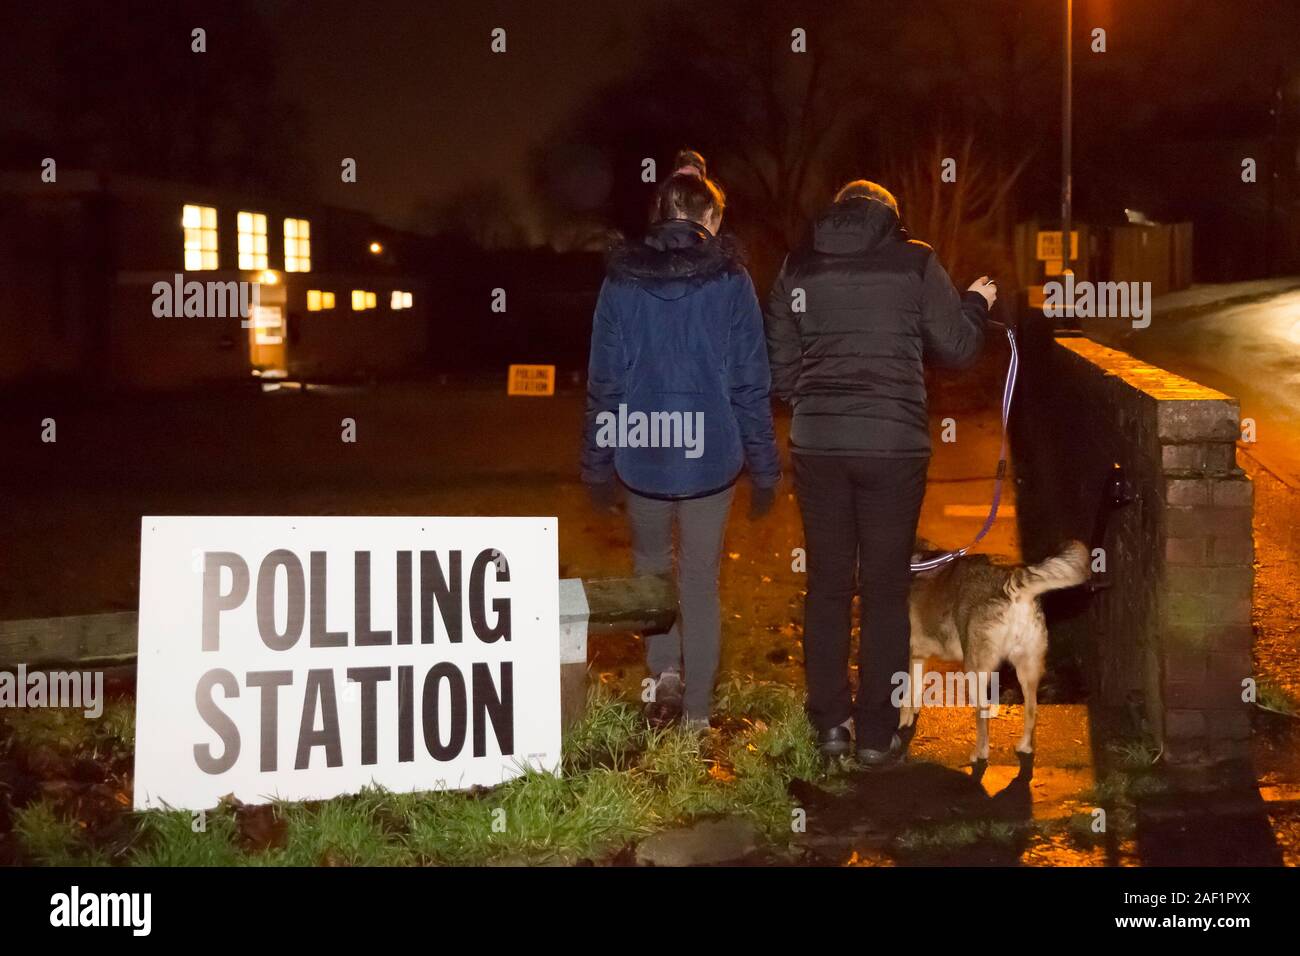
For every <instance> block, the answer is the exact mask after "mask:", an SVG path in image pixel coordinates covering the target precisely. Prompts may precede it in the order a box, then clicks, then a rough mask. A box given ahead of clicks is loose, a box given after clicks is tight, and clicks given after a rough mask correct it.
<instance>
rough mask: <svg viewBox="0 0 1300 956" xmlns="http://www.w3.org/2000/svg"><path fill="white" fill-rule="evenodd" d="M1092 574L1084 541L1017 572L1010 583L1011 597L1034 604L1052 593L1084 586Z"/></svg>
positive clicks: (1009, 592)
mask: <svg viewBox="0 0 1300 956" xmlns="http://www.w3.org/2000/svg"><path fill="white" fill-rule="evenodd" d="M1088 574H1089V571H1088V548H1087V546H1086V545H1085V544H1084V543H1083V542H1082V541H1068V542H1066V544H1065V547H1063V548H1061V550H1060V551H1058V552H1057V553H1056V554H1054V555H1052V557H1050V558H1048V559H1046V560H1045V561H1040V562H1038V563H1037V564H1031V565H1028V566H1027V567H1023V568H1016V570H1015V571H1013V572H1012V574H1011V579H1010V580H1009V581H1007V596H1008V597H1010V598H1011V599H1012V600H1013V601H1031V600H1033V599H1034V598H1036V597H1038V596H1039V595H1040V594H1046V593H1047V592H1048V591H1059V590H1060V589H1062V588H1072V587H1074V586H1075V585H1076V584H1082V583H1083V582H1084V581H1086V580H1088Z"/></svg>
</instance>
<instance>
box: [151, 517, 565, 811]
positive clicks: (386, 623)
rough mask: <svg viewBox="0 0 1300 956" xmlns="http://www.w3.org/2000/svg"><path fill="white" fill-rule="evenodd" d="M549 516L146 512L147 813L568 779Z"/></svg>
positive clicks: (553, 529) (552, 521)
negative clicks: (226, 801)
mask: <svg viewBox="0 0 1300 956" xmlns="http://www.w3.org/2000/svg"><path fill="white" fill-rule="evenodd" d="M557 540H558V534H557V522H556V519H554V518H406V517H402V518H398V517H302V518H294V517H145V518H144V519H142V524H141V544H140V623H139V628H140V632H139V658H138V665H137V666H138V679H137V691H136V752H135V806H136V808H137V809H149V808H161V807H174V808H185V809H202V808H207V807H212V806H215V805H216V804H217V803H218V801H219V800H220V799H221V797H222V796H224V795H226V794H234V796H235V797H237V798H238V799H239V800H241V801H243V802H245V803H265V802H268V801H270V800H273V799H276V798H279V799H284V800H311V799H323V798H326V797H331V796H336V795H339V794H344V793H355V792H357V791H359V790H361V789H362V788H363V787H366V786H368V785H376V786H382V787H385V788H387V789H389V790H394V791H411V790H436V789H458V788H466V787H471V786H475V785H482V786H492V785H495V784H499V783H501V782H503V781H505V780H508V779H510V778H511V777H514V776H518V775H519V774H520V773H522V772H523V771H524V770H525V769H526V768H534V769H543V770H552V771H554V770H557V769H558V766H559V759H560V669H559V623H558V621H559V607H558V600H559V598H558V591H559V578H558V571H559V568H558V552H557Z"/></svg>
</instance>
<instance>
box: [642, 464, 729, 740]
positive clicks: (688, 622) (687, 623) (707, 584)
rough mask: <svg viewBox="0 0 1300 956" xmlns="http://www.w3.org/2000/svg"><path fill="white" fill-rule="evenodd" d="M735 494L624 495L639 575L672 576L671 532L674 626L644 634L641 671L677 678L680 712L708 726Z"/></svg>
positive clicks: (718, 650) (719, 641)
mask: <svg viewBox="0 0 1300 956" xmlns="http://www.w3.org/2000/svg"><path fill="white" fill-rule="evenodd" d="M735 493H736V488H735V486H734V485H733V486H731V487H729V488H724V489H723V490H722V491H719V492H718V493H717V494H712V495H707V496H705V497H703V498H685V499H678V500H675V501H663V500H661V499H659V498H646V497H643V496H642V495H638V494H637V493H636V492H633V491H629V492H628V495H627V516H628V519H629V520H630V521H631V524H632V560H633V563H634V566H635V567H636V573H637V574H665V573H667V572H669V571H671V570H672V569H673V551H674V549H673V525H674V523H675V524H676V525H677V548H676V552H677V620H676V621H675V622H674V623H673V626H672V629H671V630H669V631H668V632H667V633H666V634H647V635H646V638H645V646H646V667H647V668H649V670H650V673H651V674H653V675H654V676H655V677H658V676H659V675H660V674H662V673H663V672H664V671H667V670H675V671H680V672H681V673H682V677H683V679H684V680H685V681H686V690H685V693H684V696H683V699H682V713H683V715H684V716H685V717H686V718H687V719H688V720H707V719H708V717H709V714H710V712H711V708H712V704H713V681H714V678H715V677H716V676H717V673H718V658H719V656H720V654H721V652H722V605H721V602H720V601H719V599H718V566H719V564H720V563H721V561H722V540H723V535H724V534H726V531H727V512H728V511H729V510H730V508H731V498H732V496H733V495H734V494H735Z"/></svg>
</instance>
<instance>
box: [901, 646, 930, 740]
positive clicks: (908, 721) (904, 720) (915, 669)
mask: <svg viewBox="0 0 1300 956" xmlns="http://www.w3.org/2000/svg"><path fill="white" fill-rule="evenodd" d="M924 669H925V661H923V660H922V659H921V658H919V657H913V658H912V659H911V661H910V662H909V663H908V670H907V696H906V697H904V698H903V706H901V707H899V708H898V728H899V730H902V729H903V728H904V727H911V726H912V725H913V724H914V723H915V722H916V719H917V718H918V717H920V716H921V688H920V687H918V686H917V685H916V676H917V675H918V674H921V673H923V672H924ZM913 702H915V704H916V706H915V707H913V706H912V705H913Z"/></svg>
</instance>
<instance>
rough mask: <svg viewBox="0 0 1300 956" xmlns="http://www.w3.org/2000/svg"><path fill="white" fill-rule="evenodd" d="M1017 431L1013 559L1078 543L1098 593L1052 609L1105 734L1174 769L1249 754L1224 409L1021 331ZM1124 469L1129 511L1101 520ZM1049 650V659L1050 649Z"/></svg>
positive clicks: (1242, 507) (1246, 669)
mask: <svg viewBox="0 0 1300 956" xmlns="http://www.w3.org/2000/svg"><path fill="white" fill-rule="evenodd" d="M1025 338H1026V348H1025V353H1026V356H1025V357H1026V365H1025V372H1026V374H1025V378H1024V380H1023V388H1022V389H1021V391H1020V394H1019V395H1018V396H1017V413H1016V421H1015V430H1014V448H1015V466H1016V474H1017V482H1018V485H1019V491H1018V506H1019V510H1018V514H1019V522H1020V534H1021V539H1022V544H1023V548H1024V551H1025V556H1026V558H1027V559H1029V560H1037V559H1039V558H1041V557H1043V556H1045V555H1046V554H1048V553H1050V552H1052V551H1054V550H1055V549H1056V548H1057V547H1058V546H1059V544H1060V542H1061V541H1062V540H1064V539H1066V538H1069V537H1077V538H1080V539H1081V540H1084V541H1087V542H1089V544H1090V546H1092V547H1101V548H1102V549H1103V550H1104V557H1105V562H1106V571H1105V573H1104V574H1101V575H1098V576H1097V581H1098V583H1099V584H1101V585H1102V587H1101V588H1100V589H1098V590H1096V591H1095V592H1093V593H1091V594H1088V593H1085V592H1083V591H1082V589H1080V590H1079V591H1078V592H1075V593H1067V594H1064V595H1062V596H1060V598H1058V600H1057V601H1056V602H1055V604H1053V605H1049V615H1051V616H1052V617H1053V619H1054V620H1053V628H1052V640H1053V642H1054V643H1057V644H1058V645H1060V644H1064V646H1065V648H1066V649H1068V650H1069V651H1070V652H1072V653H1074V654H1075V655H1076V657H1077V659H1078V660H1080V661H1081V663H1082V664H1083V667H1084V670H1085V671H1086V673H1087V676H1088V683H1089V690H1090V699H1091V702H1092V703H1093V704H1094V705H1095V706H1094V714H1095V715H1096V716H1097V717H1099V718H1100V719H1101V723H1102V724H1103V727H1102V728H1099V729H1102V730H1103V732H1104V729H1105V728H1104V725H1106V724H1112V725H1114V726H1118V725H1119V724H1127V725H1129V728H1128V729H1131V725H1132V723H1133V722H1134V720H1136V721H1137V722H1139V723H1141V724H1142V725H1143V729H1145V730H1146V731H1147V732H1149V733H1150V734H1151V735H1152V736H1153V737H1155V738H1156V739H1157V740H1158V741H1159V742H1161V743H1162V744H1163V745H1164V749H1165V758H1166V759H1167V760H1169V761H1170V762H1172V763H1180V764H1200V763H1209V762H1217V761H1220V760H1227V759H1239V758H1243V757H1245V756H1246V753H1247V744H1248V737H1249V731H1250V725H1249V711H1248V708H1247V706H1246V705H1245V704H1244V703H1243V702H1242V699H1241V695H1242V681H1243V680H1244V679H1245V678H1247V677H1249V676H1251V674H1252V660H1251V640H1252V632H1251V625H1250V611H1251V587H1252V578H1253V539H1252V529H1251V518H1252V510H1253V498H1252V489H1251V484H1250V480H1249V479H1248V478H1247V477H1246V476H1245V475H1244V474H1243V473H1242V472H1241V470H1240V469H1238V468H1237V466H1236V448H1235V443H1236V439H1237V437H1238V434H1239V421H1240V410H1239V406H1238V402H1237V400H1236V399H1234V398H1231V397H1229V396H1227V395H1224V394H1223V393H1221V392H1216V391H1214V390H1213V389H1209V388H1206V387H1204V386H1201V385H1199V384H1197V383H1195V382H1192V381H1189V380H1187V379H1184V378H1180V377H1179V376H1176V375H1173V374H1171V373H1169V372H1166V371H1164V370H1162V369H1158V368H1155V367H1154V366H1151V365H1147V364H1145V363H1143V362H1140V361H1138V360H1137V359H1134V358H1133V357H1132V356H1129V355H1127V354H1126V353H1123V352H1117V351H1115V350H1112V349H1108V348H1105V347H1103V346H1101V345H1098V344H1097V343H1095V342H1092V341H1090V340H1088V339H1084V338H1061V339H1057V340H1053V339H1051V338H1050V335H1049V334H1048V333H1047V332H1046V331H1044V330H1039V331H1038V332H1037V333H1036V337H1035V333H1033V332H1026V334H1025ZM1115 464H1118V465H1120V466H1121V467H1122V468H1123V471H1124V474H1125V476H1126V477H1127V479H1128V480H1129V482H1130V483H1131V488H1132V491H1133V492H1134V493H1135V497H1134V500H1133V501H1132V502H1131V503H1129V504H1127V505H1124V506H1122V507H1119V508H1117V509H1115V510H1114V511H1112V512H1111V515H1110V518H1109V520H1108V521H1106V522H1104V526H1105V531H1104V534H1103V533H1101V530H1100V529H1101V527H1102V525H1103V522H1102V521H1099V520H1098V519H1099V512H1100V511H1102V510H1103V508H1104V507H1105V505H1104V501H1105V499H1106V497H1107V486H1108V483H1109V481H1110V479H1111V474H1112V468H1113V466H1114V465H1115ZM1059 650H1060V648H1059V646H1058V651H1059Z"/></svg>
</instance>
